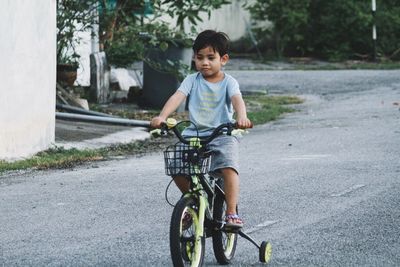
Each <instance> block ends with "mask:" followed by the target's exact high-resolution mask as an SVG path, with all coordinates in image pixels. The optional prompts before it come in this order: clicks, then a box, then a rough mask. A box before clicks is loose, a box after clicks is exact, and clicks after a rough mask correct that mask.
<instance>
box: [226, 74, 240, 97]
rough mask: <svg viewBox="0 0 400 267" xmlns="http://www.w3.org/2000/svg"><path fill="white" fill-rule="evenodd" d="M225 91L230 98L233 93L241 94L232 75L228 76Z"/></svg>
mask: <svg viewBox="0 0 400 267" xmlns="http://www.w3.org/2000/svg"><path fill="white" fill-rule="evenodd" d="M227 91H228V96H229V98H232V96H234V95H241V92H240V89H239V83H238V82H237V81H236V79H235V78H233V77H232V76H228V84H227Z"/></svg>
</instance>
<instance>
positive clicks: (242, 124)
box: [231, 94, 253, 129]
mask: <svg viewBox="0 0 400 267" xmlns="http://www.w3.org/2000/svg"><path fill="white" fill-rule="evenodd" d="M231 100H232V105H233V108H234V109H235V112H236V122H237V124H238V127H239V128H242V129H246V128H252V127H253V124H252V123H251V121H250V120H249V119H248V118H247V112H246V105H245V103H244V101H243V98H242V95H240V94H236V95H234V96H232V98H231Z"/></svg>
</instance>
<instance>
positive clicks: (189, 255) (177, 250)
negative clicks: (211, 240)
mask: <svg viewBox="0 0 400 267" xmlns="http://www.w3.org/2000/svg"><path fill="white" fill-rule="evenodd" d="M198 210H199V209H198V202H197V201H196V200H195V199H194V198H191V197H186V198H182V199H180V200H179V201H178V203H177V204H176V206H175V208H174V211H173V213H172V218H171V224H170V250H171V257H172V263H173V265H174V266H201V265H202V263H203V258H204V249H205V237H204V235H203V236H202V237H199V236H198V232H199V227H200V224H199V216H198Z"/></svg>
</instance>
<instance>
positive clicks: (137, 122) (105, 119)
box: [56, 112, 150, 128]
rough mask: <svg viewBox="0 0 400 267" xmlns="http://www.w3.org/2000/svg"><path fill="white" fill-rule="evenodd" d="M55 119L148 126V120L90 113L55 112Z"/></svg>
mask: <svg viewBox="0 0 400 267" xmlns="http://www.w3.org/2000/svg"><path fill="white" fill-rule="evenodd" d="M56 119H60V120H73V121H83V122H99V123H109V124H115V125H123V126H139V127H147V128H150V121H140V120H130V119H123V118H110V117H100V116H90V115H82V114H71V113H62V112H56Z"/></svg>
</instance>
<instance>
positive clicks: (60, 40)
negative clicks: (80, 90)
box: [57, 0, 98, 86]
mask: <svg viewBox="0 0 400 267" xmlns="http://www.w3.org/2000/svg"><path fill="white" fill-rule="evenodd" d="M97 3H98V1H97V0H87V1H79V0H57V81H58V82H63V83H66V84H67V85H70V86H72V85H73V84H74V82H75V80H76V78H77V69H78V67H79V57H80V56H79V55H78V54H77V52H76V46H77V45H78V44H79V42H80V37H79V36H78V34H77V33H78V32H80V31H86V30H88V29H89V28H90V27H91V26H92V24H93V19H94V13H93V10H94V9H96V8H97V7H98V4H97Z"/></svg>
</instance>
